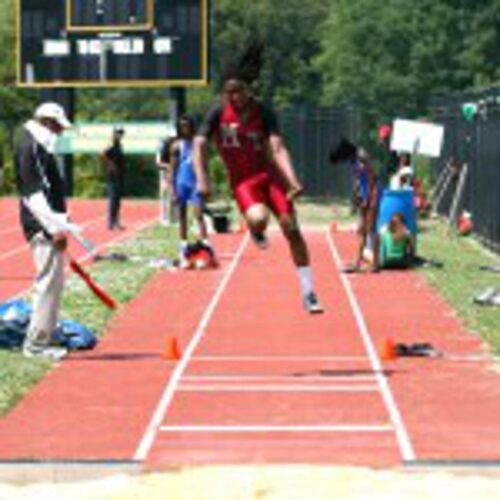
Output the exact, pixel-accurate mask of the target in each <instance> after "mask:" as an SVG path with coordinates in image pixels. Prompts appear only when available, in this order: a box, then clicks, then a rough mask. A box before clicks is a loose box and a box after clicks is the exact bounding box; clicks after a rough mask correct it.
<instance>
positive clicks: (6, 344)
mask: <svg viewBox="0 0 500 500" xmlns="http://www.w3.org/2000/svg"><path fill="white" fill-rule="evenodd" d="M30 316H31V306H30V305H29V304H28V303H27V302H26V301H24V300H22V299H14V300H9V301H7V302H3V303H1V304H0V349H9V350H10V349H17V348H19V347H21V346H22V345H23V342H24V337H25V335H26V329H27V328H28V323H29V321H30Z"/></svg>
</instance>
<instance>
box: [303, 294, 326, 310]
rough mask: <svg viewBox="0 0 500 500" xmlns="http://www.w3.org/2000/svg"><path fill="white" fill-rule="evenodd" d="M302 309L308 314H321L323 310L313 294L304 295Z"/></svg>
mask: <svg viewBox="0 0 500 500" xmlns="http://www.w3.org/2000/svg"><path fill="white" fill-rule="evenodd" d="M304 307H305V308H306V310H307V311H308V312H309V313H310V314H321V313H322V312H323V308H322V307H321V304H320V303H319V300H318V297H316V294H315V293H314V292H311V293H308V294H307V295H304Z"/></svg>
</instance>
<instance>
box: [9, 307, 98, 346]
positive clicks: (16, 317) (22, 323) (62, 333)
mask: <svg viewBox="0 0 500 500" xmlns="http://www.w3.org/2000/svg"><path fill="white" fill-rule="evenodd" d="M32 311H33V309H32V307H31V306H30V304H28V302H26V301H25V300H23V299H13V300H9V301H7V302H2V303H0V349H15V348H18V347H21V346H22V344H23V342H24V337H25V336H26V331H27V330H28V324H29V322H30V317H31V313H32ZM52 341H53V342H54V343H55V344H58V345H61V346H63V347H66V348H67V349H69V350H80V349H92V348H94V347H95V346H96V345H97V337H96V336H95V335H94V333H93V332H92V331H91V330H90V329H89V328H87V327H86V326H84V325H81V324H80V323H77V322H76V321H71V320H62V321H60V322H59V323H58V325H57V328H56V330H55V332H54V333H53V334H52Z"/></svg>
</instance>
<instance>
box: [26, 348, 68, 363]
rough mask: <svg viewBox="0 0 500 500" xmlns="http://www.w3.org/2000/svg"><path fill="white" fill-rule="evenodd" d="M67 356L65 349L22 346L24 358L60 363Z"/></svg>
mask: <svg viewBox="0 0 500 500" xmlns="http://www.w3.org/2000/svg"><path fill="white" fill-rule="evenodd" d="M67 354H68V349H66V348H65V347H52V346H46V347H45V346H33V345H25V346H23V355H24V356H25V357H26V358H42V359H47V360H48V361H60V360H61V359H63V358H64V357H65V356H66V355H67Z"/></svg>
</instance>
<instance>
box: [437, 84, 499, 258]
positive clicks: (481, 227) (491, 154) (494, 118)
mask: <svg viewBox="0 0 500 500" xmlns="http://www.w3.org/2000/svg"><path fill="white" fill-rule="evenodd" d="M498 96H500V89H492V90H489V91H485V92H484V93H481V94H463V95H460V96H454V97H449V98H442V99H439V100H436V101H435V102H434V103H433V116H434V119H435V120H436V122H438V123H441V124H443V125H444V126H445V138H444V147H443V154H442V155H441V158H440V160H439V161H436V162H433V165H432V169H433V178H434V179H438V178H439V176H440V175H442V174H443V169H445V168H446V165H447V162H448V161H449V160H450V159H453V160H454V161H455V162H456V163H457V164H466V165H467V175H466V178H465V186H464V191H463V196H462V197H461V199H460V203H459V205H458V207H457V208H458V210H457V212H458V213H460V212H462V211H463V210H466V211H468V212H470V213H471V214H472V219H473V222H474V233H475V234H476V236H477V237H478V238H479V239H480V240H481V241H482V242H483V243H484V244H485V245H486V246H488V247H489V248H491V249H493V250H495V251H497V252H500V99H499V98H498ZM465 103H473V104H474V105H475V106H477V112H476V113H475V115H474V116H469V117H468V118H467V117H466V116H465V114H464V112H463V105H464V104H465ZM458 181H459V177H458V176H457V175H455V176H454V177H453V178H452V180H451V182H450V185H449V187H448V189H447V193H446V196H444V197H443V199H442V203H440V204H439V206H438V207H437V208H438V212H439V213H440V214H441V215H444V216H447V217H449V216H450V211H451V209H452V205H453V198H454V194H455V192H456V189H457V185H458ZM450 222H451V221H450Z"/></svg>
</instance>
